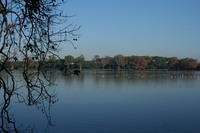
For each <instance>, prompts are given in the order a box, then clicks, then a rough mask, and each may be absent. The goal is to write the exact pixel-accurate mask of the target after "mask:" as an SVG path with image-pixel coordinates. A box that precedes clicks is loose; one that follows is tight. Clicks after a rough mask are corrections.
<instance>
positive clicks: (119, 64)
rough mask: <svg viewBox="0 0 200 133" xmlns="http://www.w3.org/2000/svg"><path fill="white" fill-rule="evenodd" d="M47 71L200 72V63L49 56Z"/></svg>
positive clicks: (33, 62) (32, 61)
mask: <svg viewBox="0 0 200 133" xmlns="http://www.w3.org/2000/svg"><path fill="white" fill-rule="evenodd" d="M28 61H29V67H30V68H37V67H38V64H39V63H38V61H37V60H36V59H34V58H30V59H28ZM41 63H42V67H43V68H46V69H68V70H70V69H80V70H81V69H110V70H176V71H179V70H200V62H198V60H197V59H193V58H183V59H179V58H177V57H160V56H123V55H116V56H114V57H109V56H105V57H100V56H98V55H96V56H94V58H93V59H91V60H85V58H84V56H83V55H81V56H79V57H73V56H71V55H68V56H65V57H64V58H63V59H58V58H56V57H55V56H49V58H48V59H47V60H46V61H43V62H41ZM6 65H7V67H9V68H12V69H18V68H21V67H22V66H23V61H17V60H15V61H10V62H9V63H8V64H6Z"/></svg>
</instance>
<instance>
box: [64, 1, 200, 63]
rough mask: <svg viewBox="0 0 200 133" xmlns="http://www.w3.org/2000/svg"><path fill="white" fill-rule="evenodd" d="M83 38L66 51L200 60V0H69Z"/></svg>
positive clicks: (67, 9) (66, 8) (68, 8)
mask: <svg viewBox="0 0 200 133" xmlns="http://www.w3.org/2000/svg"><path fill="white" fill-rule="evenodd" d="M64 12H66V13H67V14H69V15H75V16H74V17H73V18H71V20H70V22H72V23H74V24H77V25H81V26H82V27H81V29H80V31H79V33H80V35H81V38H80V40H79V41H78V42H77V43H76V45H77V47H78V49H76V50H75V49H73V47H72V46H71V45H70V44H65V45H64V46H62V49H63V50H62V51H61V54H62V55H69V54H71V55H73V56H78V55H80V54H83V55H85V57H86V58H88V59H91V58H93V56H94V55H97V54H98V55H100V56H106V55H108V56H114V55H116V54H123V55H149V56H154V55H156V56H167V57H171V56H177V57H180V58H183V57H193V58H198V59H200V52H199V48H200V0H68V2H67V3H66V4H65V6H64Z"/></svg>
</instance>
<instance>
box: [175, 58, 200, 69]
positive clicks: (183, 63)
mask: <svg viewBox="0 0 200 133" xmlns="http://www.w3.org/2000/svg"><path fill="white" fill-rule="evenodd" d="M197 66H198V61H197V60H196V59H192V58H184V59H182V60H180V62H179V67H180V69H181V70H195V69H197Z"/></svg>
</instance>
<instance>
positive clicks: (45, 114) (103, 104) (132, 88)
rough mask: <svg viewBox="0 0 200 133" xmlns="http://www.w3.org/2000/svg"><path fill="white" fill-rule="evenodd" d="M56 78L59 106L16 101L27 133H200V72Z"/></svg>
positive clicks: (15, 110)
mask: <svg viewBox="0 0 200 133" xmlns="http://www.w3.org/2000/svg"><path fill="white" fill-rule="evenodd" d="M51 76H52V77H51V78H52V79H53V83H54V84H53V85H52V86H51V87H50V88H51V92H53V93H54V94H55V97H56V98H55V102H54V103H52V104H48V101H44V102H39V103H37V104H36V105H32V106H27V105H25V104H23V103H19V102H18V101H17V100H16V99H15V98H14V99H13V102H12V104H11V106H10V107H9V111H10V112H11V114H12V115H11V117H13V120H15V123H16V127H17V128H18V130H20V131H21V132H22V133H24V132H27V133H28V132H34V133H35V132H36V133H45V132H46V133H200V125H199V124H200V72H168V71H136V72H127V71H125V72H115V71H95V70H94V71H83V72H82V73H81V75H79V76H76V75H71V76H65V75H63V74H62V73H61V72H58V71H55V72H52V74H51ZM1 96H2V95H1ZM41 101H42V100H41Z"/></svg>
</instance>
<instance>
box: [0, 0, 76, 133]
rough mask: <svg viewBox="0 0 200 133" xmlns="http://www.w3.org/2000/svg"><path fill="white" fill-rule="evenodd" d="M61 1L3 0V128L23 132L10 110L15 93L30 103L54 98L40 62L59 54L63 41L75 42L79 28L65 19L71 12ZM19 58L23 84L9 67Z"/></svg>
mask: <svg viewBox="0 0 200 133" xmlns="http://www.w3.org/2000/svg"><path fill="white" fill-rule="evenodd" d="M62 4H63V0H0V57H1V61H0V92H1V94H3V100H4V101H3V102H2V104H1V105H0V106H1V112H0V118H1V121H0V132H3V133H9V132H20V131H19V130H18V129H17V127H16V124H15V121H14V119H12V118H10V113H9V110H8V107H9V105H10V102H11V98H12V97H13V96H17V98H18V101H19V102H22V103H25V104H27V105H29V106H31V105H34V104H40V103H41V101H42V100H46V101H48V103H49V104H51V103H54V102H55V98H54V95H52V94H51V93H49V91H48V88H47V86H48V85H49V83H50V80H49V79H48V78H47V77H48V76H47V74H48V73H47V72H46V71H43V70H42V69H41V66H42V65H43V63H44V61H45V60H46V58H47V57H48V56H50V55H54V56H57V55H56V52H57V50H58V47H59V45H60V44H61V43H62V42H64V41H68V42H70V43H73V42H72V41H73V40H76V38H77V35H76V34H75V32H76V31H77V30H78V29H79V27H74V26H73V25H72V24H64V23H63V22H66V21H67V19H68V16H63V14H62V11H60V10H59V7H60V6H61V5H62ZM60 27H62V28H60ZM18 60H23V64H22V66H21V69H22V72H21V73H20V74H21V77H22V79H23V81H22V82H21V83H20V87H19V86H17V82H16V81H17V79H16V77H15V76H14V74H13V71H14V70H12V69H10V68H9V67H7V64H9V62H16V61H18ZM30 60H34V61H36V62H37V69H35V70H34V71H32V70H30V68H29V66H30ZM19 88H23V89H24V92H26V95H22V94H21V93H18V91H17V89H19Z"/></svg>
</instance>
